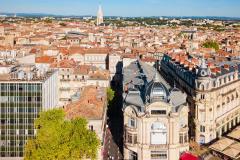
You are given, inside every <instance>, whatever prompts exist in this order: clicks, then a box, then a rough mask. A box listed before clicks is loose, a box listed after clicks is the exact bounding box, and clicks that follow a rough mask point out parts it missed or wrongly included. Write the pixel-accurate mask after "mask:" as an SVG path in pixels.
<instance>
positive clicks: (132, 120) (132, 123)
mask: <svg viewBox="0 0 240 160" xmlns="http://www.w3.org/2000/svg"><path fill="white" fill-rule="evenodd" d="M136 123H137V122H136V119H135V118H133V117H131V118H129V120H128V126H129V127H132V128H136V126H137V125H136Z"/></svg>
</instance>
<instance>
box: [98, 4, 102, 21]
mask: <svg viewBox="0 0 240 160" xmlns="http://www.w3.org/2000/svg"><path fill="white" fill-rule="evenodd" d="M102 23H103V9H102V6H101V4H99V7H98V13H97V25H98V26H99V25H100V24H102Z"/></svg>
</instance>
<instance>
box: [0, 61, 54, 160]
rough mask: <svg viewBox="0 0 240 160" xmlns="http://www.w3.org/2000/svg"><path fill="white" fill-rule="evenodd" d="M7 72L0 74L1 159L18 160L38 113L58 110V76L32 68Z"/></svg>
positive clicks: (24, 67)
mask: <svg viewBox="0 0 240 160" xmlns="http://www.w3.org/2000/svg"><path fill="white" fill-rule="evenodd" d="M8 69H9V72H8V73H7V72H5V73H3V72H1V73H0V94H1V95H0V121H1V122H0V126H1V127H0V137H1V139H0V159H1V160H5V159H11V160H14V159H17V160H18V159H21V157H23V155H24V144H25V143H26V140H27V139H28V138H29V137H33V136H34V135H35V134H36V130H35V129H34V120H35V119H36V118H37V117H38V115H39V112H41V111H43V110H48V109H52V108H54V107H57V104H58V90H57V88H58V87H57V83H56V82H58V80H57V77H58V76H57V74H58V72H57V71H54V70H51V71H41V70H40V69H37V68H36V67H35V66H34V65H27V66H26V65H22V66H8ZM1 71H2V70H1Z"/></svg>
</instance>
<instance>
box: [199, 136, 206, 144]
mask: <svg viewBox="0 0 240 160" xmlns="http://www.w3.org/2000/svg"><path fill="white" fill-rule="evenodd" d="M199 143H200V144H204V143H205V136H204V135H200V140H199Z"/></svg>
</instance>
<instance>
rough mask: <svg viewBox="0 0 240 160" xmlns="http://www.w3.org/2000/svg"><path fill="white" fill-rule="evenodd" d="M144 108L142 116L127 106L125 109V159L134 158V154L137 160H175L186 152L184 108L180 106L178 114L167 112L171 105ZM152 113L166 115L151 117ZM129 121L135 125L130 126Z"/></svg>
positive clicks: (186, 119) (186, 112)
mask: <svg viewBox="0 0 240 160" xmlns="http://www.w3.org/2000/svg"><path fill="white" fill-rule="evenodd" d="M146 108H147V110H146V111H145V113H136V111H135V110H134V109H132V108H131V106H129V107H127V108H126V109H125V112H124V129H125V134H124V144H125V145H124V157H125V159H134V158H133V157H134V156H133V155H134V154H135V155H136V156H137V158H138V159H139V160H145V159H149V160H151V159H165V160H178V159H179V156H180V154H181V153H182V152H184V151H188V150H189V143H188V126H187V123H188V108H187V107H180V108H179V112H178V113H171V110H170V109H171V106H170V105H169V104H167V103H164V102H156V103H153V104H150V105H149V106H147V107H146ZM156 110H161V111H162V112H163V113H164V111H166V114H163V115H157V114H156V115H155V114H153V112H154V111H156ZM152 111H153V112H152ZM131 121H134V122H133V123H135V125H132V126H131ZM154 135H156V136H154Z"/></svg>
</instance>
